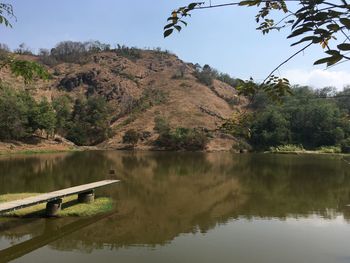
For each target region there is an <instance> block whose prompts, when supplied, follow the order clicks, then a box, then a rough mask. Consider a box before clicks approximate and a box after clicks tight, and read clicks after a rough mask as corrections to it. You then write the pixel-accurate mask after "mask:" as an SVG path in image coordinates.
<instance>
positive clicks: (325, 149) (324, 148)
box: [317, 146, 341, 153]
mask: <svg viewBox="0 0 350 263" xmlns="http://www.w3.org/2000/svg"><path fill="white" fill-rule="evenodd" d="M317 152H320V153H341V148H340V147H339V146H322V147H320V148H318V149H317Z"/></svg>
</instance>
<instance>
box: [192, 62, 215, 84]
mask: <svg viewBox="0 0 350 263" xmlns="http://www.w3.org/2000/svg"><path fill="white" fill-rule="evenodd" d="M193 74H194V76H195V77H196V78H197V79H198V81H199V82H200V83H202V84H204V85H206V86H211V85H212V84H213V79H214V78H215V73H214V72H213V70H212V68H211V67H210V66H209V65H204V66H203V68H201V67H200V66H199V67H196V70H195V72H194V73H193Z"/></svg>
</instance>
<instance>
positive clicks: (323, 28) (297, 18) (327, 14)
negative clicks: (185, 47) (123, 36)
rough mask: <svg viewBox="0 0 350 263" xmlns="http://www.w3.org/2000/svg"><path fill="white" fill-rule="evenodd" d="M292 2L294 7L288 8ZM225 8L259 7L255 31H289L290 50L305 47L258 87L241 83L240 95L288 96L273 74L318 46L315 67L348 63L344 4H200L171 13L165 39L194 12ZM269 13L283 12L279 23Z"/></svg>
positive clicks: (349, 25)
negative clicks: (321, 55) (319, 52)
mask: <svg viewBox="0 0 350 263" xmlns="http://www.w3.org/2000/svg"><path fill="white" fill-rule="evenodd" d="M291 2H293V3H294V4H293V5H291V4H290V3H291ZM295 3H296V4H297V5H295ZM227 6H247V7H258V8H259V11H258V13H257V15H256V16H255V20H256V22H257V23H258V27H257V30H260V31H261V32H262V33H263V34H267V33H269V32H270V31H271V30H281V29H282V28H287V27H289V28H290V29H291V33H290V35H289V36H288V38H299V39H298V40H297V41H296V42H294V43H293V44H292V46H294V45H304V46H302V47H301V48H300V49H299V50H298V51H297V52H295V53H294V54H292V55H291V56H290V57H289V58H287V59H286V60H285V61H283V62H282V63H281V64H280V65H278V66H277V67H276V68H275V69H273V70H272V71H271V73H270V74H269V75H268V76H267V77H266V79H265V80H264V81H263V82H262V83H261V84H259V85H253V84H254V83H253V82H252V81H246V82H243V81H242V82H241V87H242V88H241V92H242V94H245V95H246V94H247V93H248V95H251V96H255V94H256V93H257V92H258V91H259V90H264V91H266V92H267V93H268V94H269V95H270V96H271V97H273V98H275V99H276V98H277V99H278V98H280V97H282V96H284V95H285V94H286V93H290V87H289V82H288V80H286V79H283V78H278V77H275V76H274V75H273V74H274V73H275V72H276V71H277V70H278V69H279V68H280V67H281V66H283V65H284V64H285V63H287V62H288V61H289V60H291V59H292V58H293V57H295V56H296V55H298V54H300V53H301V52H303V51H304V50H306V49H308V48H309V47H311V46H313V45H321V46H322V48H323V49H324V50H325V51H324V52H325V53H326V55H327V57H324V58H321V59H318V60H317V61H315V63H314V64H315V65H317V64H326V65H327V66H332V65H334V64H336V63H340V62H342V61H346V60H350V57H349V56H348V55H347V52H348V51H350V35H349V30H350V18H349V13H350V5H349V4H348V3H347V1H345V0H337V1H327V0H295V1H292V0H245V1H237V2H230V3H225V4H219V5H211V4H210V5H209V6H205V5H204V3H203V2H195V3H191V4H189V5H187V6H183V7H180V8H178V9H176V10H174V11H173V12H172V13H171V16H170V17H169V18H168V24H167V25H166V26H165V27H164V37H168V36H170V35H171V34H172V33H173V32H174V30H177V31H181V29H182V26H184V25H185V26H187V22H186V21H185V19H186V17H188V16H190V13H191V12H193V11H195V10H199V9H210V8H218V7H227ZM272 11H280V12H282V13H283V17H282V19H279V20H278V21H275V20H274V19H273V18H271V14H272V13H273V12H272Z"/></svg>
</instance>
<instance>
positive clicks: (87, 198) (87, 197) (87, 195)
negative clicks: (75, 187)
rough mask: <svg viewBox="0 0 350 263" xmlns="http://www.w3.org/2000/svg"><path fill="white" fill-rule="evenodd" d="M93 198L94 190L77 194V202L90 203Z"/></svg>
mask: <svg viewBox="0 0 350 263" xmlns="http://www.w3.org/2000/svg"><path fill="white" fill-rule="evenodd" d="M94 200H95V191H94V190H91V191H87V192H84V193H80V194H78V202H79V203H88V204H89V203H92V202H94Z"/></svg>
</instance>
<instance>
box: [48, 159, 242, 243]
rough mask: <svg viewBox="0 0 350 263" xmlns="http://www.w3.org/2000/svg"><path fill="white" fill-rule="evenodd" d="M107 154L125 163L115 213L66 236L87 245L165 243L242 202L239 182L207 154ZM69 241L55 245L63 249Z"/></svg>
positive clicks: (207, 226) (217, 218)
mask: <svg viewBox="0 0 350 263" xmlns="http://www.w3.org/2000/svg"><path fill="white" fill-rule="evenodd" d="M107 156H108V158H109V159H110V160H113V161H115V166H114V167H115V168H116V170H117V171H119V170H121V169H122V167H129V169H125V168H124V169H123V171H124V173H123V175H121V178H120V179H121V180H122V182H123V183H122V184H121V185H120V187H118V189H116V193H115V198H116V199H117V210H118V214H117V215H115V216H113V217H112V218H109V219H108V220H105V221H104V222H99V223H97V224H95V225H93V226H92V227H89V228H86V229H84V230H83V231H81V232H79V233H76V234H73V235H72V236H70V239H76V240H77V241H78V240H84V241H83V242H84V244H85V245H87V244H89V245H93V244H94V245H97V246H98V244H110V245H111V246H112V247H119V246H128V245H132V244H147V245H156V244H164V243H166V242H169V241H171V240H172V239H173V238H175V237H176V236H178V235H179V234H180V233H189V232H196V231H197V230H198V229H199V230H200V231H202V232H205V231H207V230H208V229H210V228H212V227H214V226H215V225H216V224H217V223H219V222H225V221H227V220H228V219H229V218H230V217H231V215H232V214H234V211H235V210H236V209H237V208H238V207H239V205H241V203H242V202H243V201H244V200H243V199H242V197H241V196H240V194H239V192H240V189H239V183H238V181H237V180H236V179H235V178H228V177H226V176H222V175H219V174H216V166H212V164H211V163H210V162H208V161H207V160H206V156H205V155H201V154H183V155H182V154H179V155H169V156H167V154H165V155H163V156H160V155H158V154H157V155H152V154H147V155H146V156H145V155H133V156H130V155H125V156H120V154H115V153H110V154H108V155H107ZM156 157H157V158H156ZM158 157H159V158H158ZM130 164H133V165H132V168H131V167H130ZM171 164H174V165H171ZM67 242H69V241H67V240H64V239H63V240H61V241H58V242H56V243H55V244H56V246H58V247H59V248H62V247H65V246H66V245H65V244H69V243H67ZM68 247H70V245H68ZM68 247H67V248H68Z"/></svg>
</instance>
